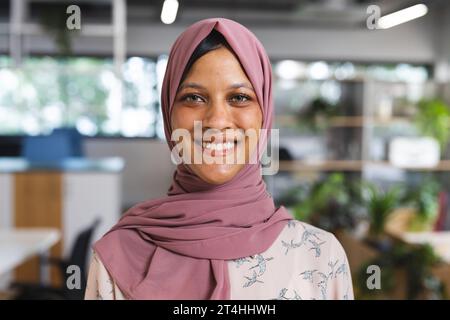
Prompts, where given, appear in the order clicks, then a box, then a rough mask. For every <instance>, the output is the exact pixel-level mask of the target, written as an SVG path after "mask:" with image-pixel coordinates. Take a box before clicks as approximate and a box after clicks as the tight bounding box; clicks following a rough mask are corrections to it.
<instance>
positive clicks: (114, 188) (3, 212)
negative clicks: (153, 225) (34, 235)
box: [0, 157, 125, 286]
mask: <svg viewBox="0 0 450 320" xmlns="http://www.w3.org/2000/svg"><path fill="white" fill-rule="evenodd" d="M124 165H125V164H124V161H123V160H122V159H121V158H117V157H112V158H97V159H91V158H68V159H66V160H63V161H58V162H47V163H36V162H29V161H27V160H25V159H23V158H0V228H5V229H15V228H54V229H57V230H59V232H60V233H61V238H60V241H58V243H56V244H55V245H54V246H53V247H52V248H51V250H50V254H51V257H54V258H61V257H68V256H70V254H71V253H72V248H73V246H74V244H75V241H76V238H77V236H78V235H79V234H80V232H82V231H83V230H85V229H86V228H87V227H89V226H90V225H92V223H93V222H94V221H95V220H96V219H100V224H99V226H98V228H97V229H96V230H95V232H94V234H93V237H92V241H96V240H98V239H99V238H100V237H101V236H102V235H103V234H104V233H105V232H107V231H108V230H109V229H110V228H111V227H112V226H113V225H114V224H115V223H116V222H117V220H118V219H119V218H120V214H121V202H122V200H121V192H122V191H121V184H122V183H121V176H122V170H123V168H124ZM38 266H39V261H38V259H29V261H28V262H27V263H25V264H23V265H20V266H19V267H18V268H17V269H16V270H15V271H14V277H15V278H14V279H15V281H19V282H35V281H38V280H39V274H38V273H37V270H38ZM50 269H51V272H50V275H51V280H52V284H53V285H55V286H58V285H61V280H62V279H61V277H60V274H59V272H58V270H57V268H55V266H52V267H50Z"/></svg>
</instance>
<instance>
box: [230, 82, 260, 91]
mask: <svg viewBox="0 0 450 320" xmlns="http://www.w3.org/2000/svg"><path fill="white" fill-rule="evenodd" d="M242 87H244V88H247V89H250V90H252V91H255V90H254V89H253V86H252V85H251V84H249V83H244V82H242V83H234V84H232V85H231V86H229V87H228V88H229V89H239V88H242Z"/></svg>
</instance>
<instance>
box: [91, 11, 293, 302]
mask: <svg viewBox="0 0 450 320" xmlns="http://www.w3.org/2000/svg"><path fill="white" fill-rule="evenodd" d="M213 29H216V30H217V31H219V32H220V33H221V34H222V35H223V36H224V37H225V39H226V40H227V42H228V44H229V45H230V47H231V48H232V49H233V51H234V53H235V55H236V57H237V58H238V59H239V61H240V63H241V65H242V67H243V69H244V71H245V73H246V75H247V77H248V78H249V80H250V82H251V83H252V85H253V88H254V89H255V92H256V95H257V97H258V101H259V104H260V106H261V109H262V113H263V125H262V128H265V129H270V128H271V126H272V117H273V101H272V71H271V66H270V61H269V59H268V57H267V54H266V52H265V50H264V48H263V46H262V44H261V43H260V42H259V41H258V39H257V38H256V37H255V36H254V35H253V33H251V32H250V31H249V30H248V29H247V28H245V27H244V26H242V25H241V24H239V23H237V22H235V21H232V20H228V19H224V18H211V19H205V20H201V21H198V22H196V23H194V24H193V25H191V26H190V27H188V28H187V29H186V30H185V31H184V32H183V33H182V34H181V35H180V36H179V37H178V38H177V40H176V41H175V43H174V44H173V46H172V48H171V51H170V55H169V60H168V65H167V69H166V73H165V77H164V81H163V86H162V92H161V103H162V113H163V117H164V125H165V135H166V139H167V142H168V144H169V147H170V148H173V146H174V144H173V143H172V142H171V141H170V140H171V139H170V137H171V133H172V130H171V128H170V115H171V111H172V105H173V102H174V98H175V95H176V92H177V89H178V86H179V84H180V79H181V76H182V74H183V71H184V68H185V66H186V64H187V62H188V60H189V58H190V56H191V55H192V53H193V51H194V50H195V48H196V47H197V45H198V44H199V43H200V42H201V41H202V40H203V39H204V38H206V37H207V36H208V34H209V33H210V32H211V31H212V30H213ZM260 141H262V143H261V144H260V147H259V148H260V150H262V149H263V148H265V146H266V141H267V140H266V136H263V137H261V138H260ZM259 148H258V149H259ZM260 170H261V164H260V163H259V162H257V163H256V164H246V165H245V166H244V167H243V168H242V170H241V171H239V173H238V174H237V175H236V176H235V177H234V178H233V179H231V180H230V181H228V182H226V183H224V184H221V185H212V184H208V183H206V182H204V181H203V180H201V179H200V178H199V177H197V176H196V175H195V174H194V173H192V172H191V171H190V170H189V168H188V167H187V166H185V165H178V167H177V169H176V171H175V172H174V175H173V182H172V185H171V187H170V189H169V191H168V193H167V196H166V197H164V198H161V199H155V200H148V201H144V202H141V203H139V204H137V205H135V206H133V207H132V208H130V209H129V210H128V211H127V212H126V213H125V214H124V215H123V216H122V218H121V219H120V221H119V222H118V223H117V224H116V225H115V226H114V227H113V228H112V229H111V230H110V231H108V232H107V233H106V234H105V235H104V236H103V238H101V239H100V240H99V241H97V242H96V243H95V244H94V249H95V251H96V252H97V254H98V255H99V257H100V259H101V260H102V262H103V264H104V266H105V267H106V269H107V270H108V272H109V274H110V275H111V277H112V278H113V279H114V280H115V282H116V284H117V285H118V287H119V288H120V289H121V291H122V292H123V293H124V294H125V295H126V296H127V298H130V299H230V281H229V278H228V267H227V260H230V259H238V258H242V257H246V256H251V255H255V254H258V253H261V252H264V251H265V250H267V249H268V248H269V247H270V246H271V245H272V243H273V242H274V241H275V239H276V238H277V237H278V235H279V234H280V232H281V231H282V229H283V228H284V226H285V225H286V223H287V221H288V220H290V219H292V216H291V215H290V214H289V213H288V212H287V210H286V209H285V208H284V207H283V206H281V207H280V208H275V205H274V202H273V199H272V197H271V196H270V195H269V194H268V193H267V191H266V185H265V183H264V181H263V179H262V176H261V171H260Z"/></svg>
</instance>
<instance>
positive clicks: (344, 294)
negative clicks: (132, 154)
mask: <svg viewBox="0 0 450 320" xmlns="http://www.w3.org/2000/svg"><path fill="white" fill-rule="evenodd" d="M228 272H229V279H230V290H231V291H230V298H231V299H232V300H251V299H261V300H270V299H281V300H302V299H345V300H347V299H353V287H352V279H351V274H350V269H349V265H348V261H347V256H346V255H345V252H344V249H343V248H342V246H341V244H340V243H339V241H338V240H337V239H336V238H335V236H334V235H333V234H332V233H329V232H326V231H324V230H321V229H319V228H316V227H314V226H311V225H309V224H307V223H304V222H300V221H298V220H291V221H289V222H288V223H287V225H286V227H285V228H284V229H283V231H282V232H281V233H280V234H279V236H278V237H277V239H276V240H275V241H274V243H273V244H272V246H271V247H270V248H269V249H267V250H266V251H265V252H263V253H260V254H256V255H253V256H249V257H244V258H240V259H235V260H228ZM85 299H108V300H120V299H126V297H125V296H124V294H123V293H122V292H121V290H120V288H118V286H117V284H116V283H115V281H114V279H113V278H112V277H111V276H110V275H109V274H108V271H107V270H106V269H105V267H104V265H103V263H102V262H101V260H100V258H99V256H98V255H97V254H95V252H94V254H93V258H92V260H91V265H90V268H89V275H88V281H87V287H86V294H85Z"/></svg>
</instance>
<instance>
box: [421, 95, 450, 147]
mask: <svg viewBox="0 0 450 320" xmlns="http://www.w3.org/2000/svg"><path fill="white" fill-rule="evenodd" d="M414 123H415V125H416V127H417V128H418V130H419V131H420V132H421V134H423V135H424V136H429V137H432V138H434V139H436V140H437V141H438V143H439V146H440V148H441V155H442V154H444V153H445V149H446V147H447V144H448V142H449V139H450V106H449V105H448V104H446V103H445V102H444V101H443V100H441V99H438V98H435V99H428V100H421V101H420V102H419V103H418V104H417V113H416V115H415V117H414Z"/></svg>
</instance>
